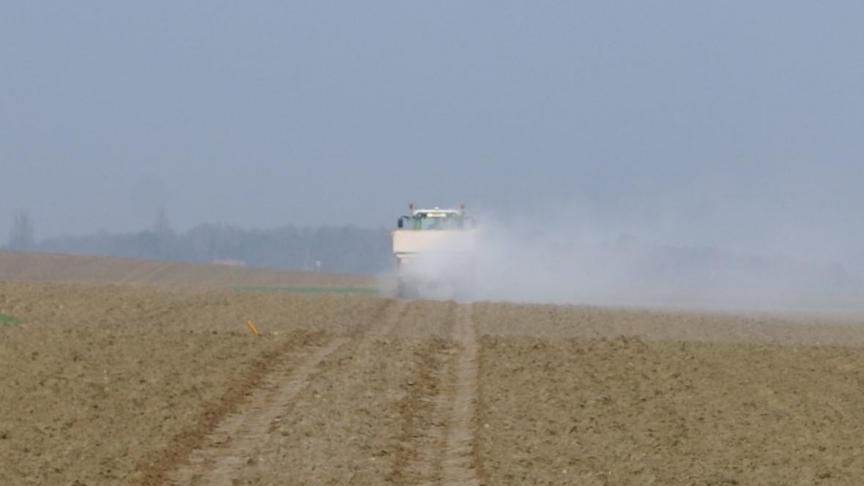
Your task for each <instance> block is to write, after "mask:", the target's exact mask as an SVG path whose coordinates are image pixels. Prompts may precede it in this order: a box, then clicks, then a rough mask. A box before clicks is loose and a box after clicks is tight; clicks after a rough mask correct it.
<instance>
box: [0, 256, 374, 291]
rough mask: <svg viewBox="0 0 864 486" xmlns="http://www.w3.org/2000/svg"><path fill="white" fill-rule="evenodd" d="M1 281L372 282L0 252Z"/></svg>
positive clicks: (339, 276) (196, 265)
mask: <svg viewBox="0 0 864 486" xmlns="http://www.w3.org/2000/svg"><path fill="white" fill-rule="evenodd" d="M0 280H6V281H26V282H37V281H42V282H80V283H96V284H106V283H113V284H135V285H141V284H143V285H162V286H179V287H182V286H191V287H204V286H209V287H225V286H240V285H294V286H319V285H332V286H339V287H374V286H375V281H374V279H373V278H370V277H366V276H361V275H345V274H325V273H313V272H290V271H285V270H268V269H261V268H247V267H238V266H228V265H215V264H205V263H179V262H161V261H152V260H140V259H134V258H117V257H96V256H77V255H55V254H45V253H18V252H9V251H0Z"/></svg>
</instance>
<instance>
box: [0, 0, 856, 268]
mask: <svg viewBox="0 0 864 486" xmlns="http://www.w3.org/2000/svg"><path fill="white" fill-rule="evenodd" d="M862 25H864V3H862V2H858V1H848V2H843V1H833V2H812V1H806V2H803V1H802V2H793V1H764V2H751V1H740V2H707V1H706V2H693V1H680V2H674V1H656V2H652V1H637V2H605V1H597V2H577V1H560V2H552V1H525V2H507V1H502V0H495V1H488V2H479V1H475V2H471V1H468V2H466V1H452V2H410V1H394V2H348V1H345V2H328V1H321V0H315V1H307V2H287V1H273V2H235V1H207V2H181V1H164V2H160V1H148V2H116V1H104V2H97V1H83V2H61V1H57V2H31V1H20V2H16V1H4V2H2V4H0V168H2V181H3V184H2V189H0V230H2V231H0V239H5V234H6V231H5V228H8V227H9V225H10V223H11V219H12V214H13V212H14V210H15V209H16V208H25V209H28V210H29V211H30V212H31V214H32V215H33V218H34V220H35V223H36V225H37V232H38V236H40V237H44V236H52V235H58V234H65V233H72V234H80V233H87V232H92V231H96V230H99V229H107V230H111V231H127V230H131V229H138V228H141V227H143V226H145V225H149V224H151V222H152V221H153V220H154V219H155V213H156V208H158V207H160V206H163V207H165V208H166V210H167V212H168V215H169V217H170V219H171V220H172V221H173V223H174V224H175V226H177V227H178V228H181V229H182V228H187V227H189V226H192V225H194V224H197V223H200V222H205V221H213V222H218V221H222V222H229V223H236V224H240V225H243V226H247V227H255V226H261V227H272V226H278V225H283V224H288V223H296V224H320V223H326V224H343V223H355V224H358V225H362V226H390V225H392V224H393V223H394V222H395V219H396V217H397V216H398V215H399V214H401V213H402V212H403V211H404V209H405V205H406V204H407V202H409V201H417V202H419V203H424V204H429V205H442V206H443V205H448V204H456V203H458V202H460V201H465V202H466V203H469V204H470V205H472V206H473V207H478V208H486V209H493V210H495V211H496V212H498V213H499V214H500V213H507V212H509V211H518V212H520V213H522V214H523V215H530V217H548V218H549V219H550V224H561V225H567V224H569V223H570V222H571V221H570V219H571V218H573V219H576V218H579V219H580V220H581V221H591V222H594V223H596V224H598V225H603V226H609V227H613V228H615V229H616V230H617V229H620V230H621V231H622V232H635V233H637V234H640V233H644V234H645V237H646V238H653V237H656V238H658V239H660V240H664V241H668V242H674V243H680V244H700V245H719V246H728V247H741V248H762V249H765V248H767V249H772V250H777V249H782V248H785V247H784V245H792V246H794V247H795V248H796V249H800V250H801V251H802V252H805V253H806V252H811V251H816V252H824V253H826V254H834V253H837V254H851V253H855V252H858V253H857V254H859V255H860V254H861V253H862V252H860V251H859V250H857V249H858V248H862V247H864V246H862V245H864V221H862V220H864V218H862V216H861V214H862V210H864V190H862V186H864V159H862V153H864V150H862V149H864V28H862Z"/></svg>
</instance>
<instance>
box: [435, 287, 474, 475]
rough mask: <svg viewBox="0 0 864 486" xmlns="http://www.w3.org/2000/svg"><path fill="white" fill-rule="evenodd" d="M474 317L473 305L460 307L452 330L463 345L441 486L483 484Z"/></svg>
mask: <svg viewBox="0 0 864 486" xmlns="http://www.w3.org/2000/svg"><path fill="white" fill-rule="evenodd" d="M471 314H472V306H471V305H470V304H466V305H460V306H459V307H458V309H457V315H456V325H455V326H454V329H453V340H454V341H456V342H457V344H459V345H460V347H461V351H460V352H459V354H458V355H457V356H456V358H455V360H454V363H453V368H454V375H455V376H454V379H455V383H454V391H453V398H452V401H451V408H450V416H449V421H448V425H447V434H446V449H445V451H444V458H443V461H442V468H441V479H442V483H443V484H447V485H464V486H479V485H480V484H481V482H480V479H479V474H478V464H477V461H476V457H477V455H476V453H475V448H476V434H475V430H474V417H475V415H476V411H477V385H478V376H479V361H478V355H479V345H478V343H477V338H476V335H475V331H474V321H473V320H472V317H471Z"/></svg>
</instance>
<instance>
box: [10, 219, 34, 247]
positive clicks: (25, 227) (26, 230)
mask: <svg viewBox="0 0 864 486" xmlns="http://www.w3.org/2000/svg"><path fill="white" fill-rule="evenodd" d="M35 246H36V229H35V227H34V225H33V220H32V219H31V218H30V213H28V212H27V211H24V210H21V211H18V212H17V213H15V219H14V220H13V221H12V230H11V231H10V232H9V249H11V250H32V249H33V248H34V247H35Z"/></svg>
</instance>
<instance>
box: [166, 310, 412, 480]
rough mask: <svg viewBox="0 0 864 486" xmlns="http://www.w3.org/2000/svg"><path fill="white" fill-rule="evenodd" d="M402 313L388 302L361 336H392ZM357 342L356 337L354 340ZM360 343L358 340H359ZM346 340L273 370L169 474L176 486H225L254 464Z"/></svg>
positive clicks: (287, 361)
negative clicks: (291, 407) (264, 441)
mask: <svg viewBox="0 0 864 486" xmlns="http://www.w3.org/2000/svg"><path fill="white" fill-rule="evenodd" d="M404 310H405V303H404V302H402V301H392V303H389V304H387V306H386V307H385V308H384V310H383V312H382V314H381V315H376V316H375V317H374V318H373V322H371V323H370V327H369V328H368V330H367V332H366V333H365V334H366V335H370V336H383V335H386V334H389V333H391V332H393V330H394V329H395V328H396V326H397V325H398V324H399V319H400V317H401V316H402V314H403V312H404ZM355 339H357V338H355ZM361 339H362V338H361ZM351 341H352V339H351V338H348V337H336V338H333V339H331V340H330V341H329V342H328V343H327V344H326V345H324V346H321V347H318V348H317V349H314V350H313V351H311V352H310V353H309V354H308V355H307V356H306V357H305V358H304V359H303V360H302V361H301V362H300V363H299V364H297V363H296V362H294V361H293V360H286V361H285V362H282V363H279V364H277V365H276V367H275V368H274V370H273V371H272V372H271V373H269V374H268V376H267V377H266V378H265V379H264V381H263V384H262V385H261V386H259V387H258V388H256V389H255V390H254V391H253V392H252V393H251V395H250V397H249V399H248V401H246V402H245V403H244V404H242V405H241V409H240V410H239V411H237V412H236V413H234V414H231V415H229V416H228V417H226V418H225V419H224V420H223V421H222V422H221V423H220V424H219V425H218V426H217V427H216V428H215V429H214V430H213V431H212V432H211V433H210V434H209V435H208V436H207V438H206V439H205V441H204V445H203V446H202V447H199V448H198V449H196V450H194V451H193V452H192V453H191V454H190V455H189V458H188V462H187V463H186V464H184V465H182V466H180V467H179V468H178V469H176V470H175V471H174V472H173V474H171V475H170V479H171V482H172V483H173V484H178V485H202V486H204V485H206V486H210V485H213V486H218V485H231V484H233V480H234V479H235V478H236V477H237V475H238V473H239V471H240V468H241V467H242V466H244V465H246V464H249V463H251V462H254V461H255V452H256V450H257V446H258V444H259V443H260V442H261V441H262V438H263V437H265V436H267V434H269V433H271V431H272V430H274V429H275V428H276V427H278V424H279V423H280V422H281V421H282V420H283V418H284V417H283V411H284V410H286V409H287V408H288V407H289V405H290V403H291V402H292V401H293V400H294V399H295V398H296V397H297V395H298V394H300V392H301V391H303V390H304V389H305V388H306V387H307V386H308V384H309V381H310V379H312V377H313V376H314V375H315V374H316V372H317V371H318V369H319V365H320V364H321V363H322V362H323V361H324V360H326V359H327V358H328V357H329V356H331V355H333V354H334V353H336V351H337V350H338V349H340V348H342V347H343V346H345V345H346V344H347V343H349V342H351Z"/></svg>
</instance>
